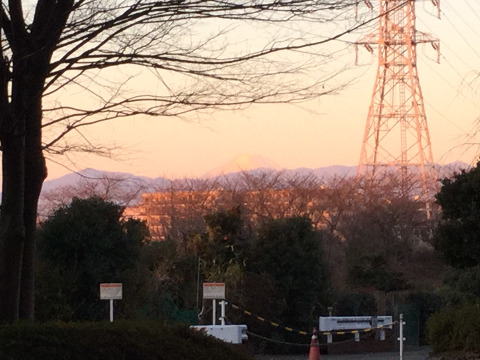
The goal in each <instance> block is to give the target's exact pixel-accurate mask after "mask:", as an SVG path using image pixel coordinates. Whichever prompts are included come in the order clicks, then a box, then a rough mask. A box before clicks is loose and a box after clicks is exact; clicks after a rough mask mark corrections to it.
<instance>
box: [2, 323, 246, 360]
mask: <svg viewBox="0 0 480 360" xmlns="http://www.w3.org/2000/svg"><path fill="white" fill-rule="evenodd" d="M6 359H9V360H14V359H19V360H20V359H22V360H30V359H31V360H33V359H35V360H52V359H55V360H77V359H78V360H85V359H89V360H119V359H122V360H138V359H142V360H207V359H208V360H215V359H222V360H223V359H232V360H249V359H251V357H250V356H248V355H247V354H246V353H245V352H243V351H241V349H239V348H237V347H234V346H233V345H229V344H226V343H224V342H222V341H219V340H217V339H214V338H212V337H210V336H206V335H204V334H202V333H200V332H195V331H192V330H190V329H189V328H188V327H186V326H165V325H159V324H153V323H131V322H115V323H49V324H37V323H18V324H14V325H8V326H0V360H6Z"/></svg>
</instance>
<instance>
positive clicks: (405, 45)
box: [357, 0, 439, 199]
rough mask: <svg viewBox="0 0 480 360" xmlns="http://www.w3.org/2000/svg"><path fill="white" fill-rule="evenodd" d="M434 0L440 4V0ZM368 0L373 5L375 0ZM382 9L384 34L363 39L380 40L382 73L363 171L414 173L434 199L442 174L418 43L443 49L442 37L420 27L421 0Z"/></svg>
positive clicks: (388, 1) (383, 3)
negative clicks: (430, 124)
mask: <svg viewBox="0 0 480 360" xmlns="http://www.w3.org/2000/svg"><path fill="white" fill-rule="evenodd" d="M433 2H434V4H435V5H436V6H438V5H439V4H438V0H434V1H433ZM365 3H366V4H367V5H368V7H369V8H371V9H373V6H372V4H371V3H370V2H369V1H365ZM379 11H380V12H379V26H378V34H371V35H367V36H366V37H364V38H363V39H361V40H360V41H358V42H357V44H363V45H365V46H366V47H367V49H369V50H370V51H372V47H371V45H377V46H378V69H377V76H376V80H375V86H374V89H373V95H372V100H371V104H370V107H369V111H368V117H367V124H366V127H365V134H364V138H363V145H362V150H361V154H360V162H359V167H358V176H359V177H363V178H365V179H371V178H374V177H377V176H379V175H381V174H385V173H390V172H394V171H395V172H396V174H399V175H400V176H401V179H402V183H404V184H406V182H407V181H410V182H411V181H412V179H414V180H417V181H419V184H421V186H419V187H418V188H419V189H417V190H416V191H417V194H416V195H417V196H420V197H422V198H424V199H431V198H432V197H433V195H434V194H435V193H436V192H437V191H438V181H437V180H438V179H437V171H436V168H435V164H434V161H433V155H432V147H431V142H430V135H429V132H428V126H427V119H426V115H425V108H424V102H423V96H422V91H421V88H420V82H419V78H418V71H417V52H416V47H417V44H420V43H430V44H431V45H432V46H433V47H434V48H435V49H436V50H437V51H439V41H438V39H434V38H432V37H431V36H429V35H428V34H425V33H422V32H419V31H417V30H416V27H415V20H416V19H415V0H379ZM438 56H439V54H438ZM409 191H411V190H409ZM418 192H421V193H420V194H419V193H418ZM410 195H413V194H410Z"/></svg>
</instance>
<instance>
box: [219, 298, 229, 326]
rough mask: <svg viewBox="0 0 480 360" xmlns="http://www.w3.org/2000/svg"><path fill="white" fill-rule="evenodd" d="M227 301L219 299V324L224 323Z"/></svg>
mask: <svg viewBox="0 0 480 360" xmlns="http://www.w3.org/2000/svg"><path fill="white" fill-rule="evenodd" d="M227 304H228V303H227V302H226V301H225V300H222V301H220V309H221V311H222V312H221V316H220V324H221V325H225V305H227Z"/></svg>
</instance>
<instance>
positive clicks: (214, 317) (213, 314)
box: [212, 299, 217, 325]
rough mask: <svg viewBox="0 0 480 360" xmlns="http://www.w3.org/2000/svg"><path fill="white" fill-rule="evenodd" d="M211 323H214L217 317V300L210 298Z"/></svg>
mask: <svg viewBox="0 0 480 360" xmlns="http://www.w3.org/2000/svg"><path fill="white" fill-rule="evenodd" d="M212 303H213V305H212V325H215V324H216V317H217V300H215V299H213V300H212Z"/></svg>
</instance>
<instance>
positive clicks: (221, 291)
mask: <svg viewBox="0 0 480 360" xmlns="http://www.w3.org/2000/svg"><path fill="white" fill-rule="evenodd" d="M203 298H204V299H225V283H203Z"/></svg>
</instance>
